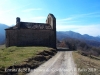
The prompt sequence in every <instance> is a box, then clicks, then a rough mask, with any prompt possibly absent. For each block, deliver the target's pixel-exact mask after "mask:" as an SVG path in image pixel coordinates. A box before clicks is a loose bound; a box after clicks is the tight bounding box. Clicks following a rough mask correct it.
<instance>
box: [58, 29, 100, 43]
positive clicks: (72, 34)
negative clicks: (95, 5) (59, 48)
mask: <svg viewBox="0 0 100 75" xmlns="http://www.w3.org/2000/svg"><path fill="white" fill-rule="evenodd" d="M66 37H71V38H76V39H80V40H92V41H98V42H100V38H99V37H94V36H90V35H88V34H84V35H81V34H80V33H76V32H73V31H65V32H63V31H58V32H57V38H58V39H59V40H61V39H63V38H66Z"/></svg>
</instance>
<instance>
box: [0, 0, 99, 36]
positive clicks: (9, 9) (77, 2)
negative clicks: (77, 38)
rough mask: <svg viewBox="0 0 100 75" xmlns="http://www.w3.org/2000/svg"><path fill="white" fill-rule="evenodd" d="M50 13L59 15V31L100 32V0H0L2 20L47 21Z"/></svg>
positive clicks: (0, 16)
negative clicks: (18, 18) (17, 18)
mask: <svg viewBox="0 0 100 75" xmlns="http://www.w3.org/2000/svg"><path fill="white" fill-rule="evenodd" d="M49 13H52V14H54V16H55V17H56V19H57V31H69V30H71V31H75V32H79V33H81V34H89V35H92V36H98V35H100V0H0V23H3V24H7V25H9V26H11V25H15V24H16V17H20V18H21V21H25V22H43V23H44V22H45V21H46V18H47V15H48V14H49Z"/></svg>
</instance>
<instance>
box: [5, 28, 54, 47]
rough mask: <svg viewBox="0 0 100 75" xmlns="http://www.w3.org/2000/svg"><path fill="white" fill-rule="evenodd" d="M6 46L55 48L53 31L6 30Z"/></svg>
mask: <svg viewBox="0 0 100 75" xmlns="http://www.w3.org/2000/svg"><path fill="white" fill-rule="evenodd" d="M6 34H7V36H6V46H7V47H9V46H48V47H53V48H56V46H55V45H56V43H55V41H56V40H55V32H54V31H53V30H32V29H19V30H6Z"/></svg>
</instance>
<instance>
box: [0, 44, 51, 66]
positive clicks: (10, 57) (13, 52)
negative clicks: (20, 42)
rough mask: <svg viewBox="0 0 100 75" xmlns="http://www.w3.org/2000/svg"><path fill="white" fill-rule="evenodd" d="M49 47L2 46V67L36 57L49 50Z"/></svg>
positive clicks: (0, 51) (0, 48) (0, 59)
mask: <svg viewBox="0 0 100 75" xmlns="http://www.w3.org/2000/svg"><path fill="white" fill-rule="evenodd" d="M49 49H50V48H48V47H16V46H13V47H9V48H5V46H4V45H1V46H0V68H2V67H9V66H11V65H14V64H21V62H22V61H24V60H27V59H28V58H31V57H34V56H35V55H36V54H37V53H39V52H42V51H44V50H49Z"/></svg>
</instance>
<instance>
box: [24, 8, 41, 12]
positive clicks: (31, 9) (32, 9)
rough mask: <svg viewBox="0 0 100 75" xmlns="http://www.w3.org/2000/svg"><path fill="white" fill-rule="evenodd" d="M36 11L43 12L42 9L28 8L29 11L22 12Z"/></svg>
mask: <svg viewBox="0 0 100 75" xmlns="http://www.w3.org/2000/svg"><path fill="white" fill-rule="evenodd" d="M38 10H43V9H42V8H30V9H25V10H23V11H22V12H31V11H38Z"/></svg>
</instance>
